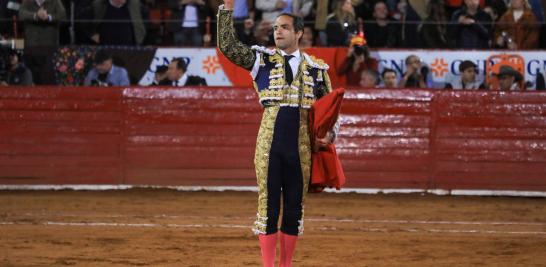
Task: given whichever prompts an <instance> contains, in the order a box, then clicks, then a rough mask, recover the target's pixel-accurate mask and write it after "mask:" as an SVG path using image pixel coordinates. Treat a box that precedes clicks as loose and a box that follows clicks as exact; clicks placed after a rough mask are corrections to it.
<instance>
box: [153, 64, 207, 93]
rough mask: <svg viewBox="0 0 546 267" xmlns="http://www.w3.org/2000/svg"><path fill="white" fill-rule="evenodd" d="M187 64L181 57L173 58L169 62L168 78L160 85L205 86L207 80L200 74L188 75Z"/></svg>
mask: <svg viewBox="0 0 546 267" xmlns="http://www.w3.org/2000/svg"><path fill="white" fill-rule="evenodd" d="M187 68H188V66H187V64H186V61H184V59H183V58H174V59H173V60H171V63H170V64H169V69H168V70H167V77H168V79H167V80H166V82H164V83H163V84H160V85H171V86H178V87H181V86H207V81H206V80H205V78H202V77H200V76H193V75H188V73H187Z"/></svg>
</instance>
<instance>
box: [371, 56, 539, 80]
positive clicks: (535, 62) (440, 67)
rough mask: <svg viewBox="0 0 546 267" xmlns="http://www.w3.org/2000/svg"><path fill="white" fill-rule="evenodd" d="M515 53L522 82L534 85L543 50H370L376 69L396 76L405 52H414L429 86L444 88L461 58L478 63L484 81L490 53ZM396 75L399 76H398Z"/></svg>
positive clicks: (455, 76)
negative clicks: (521, 61) (520, 64)
mask: <svg viewBox="0 0 546 267" xmlns="http://www.w3.org/2000/svg"><path fill="white" fill-rule="evenodd" d="M501 54H507V55H519V56H521V57H523V59H524V66H525V75H524V76H525V81H526V82H528V84H529V85H530V87H529V88H528V89H532V88H534V85H535V81H536V78H537V73H538V72H540V73H542V74H544V71H545V70H546V51H528V52H521V51H518V52H515V51H506V52H503V53H502V52H501V51H463V50H461V51H453V50H444V51H443V50H406V51H403V50H396V51H394V50H393V51H388V50H384V51H381V50H379V51H374V52H372V53H371V56H372V57H375V58H376V59H377V60H378V61H379V72H381V71H382V70H383V68H391V69H394V70H396V71H397V72H398V73H399V75H401V73H403V72H405V64H404V61H405V59H406V57H408V56H409V55H417V56H418V57H419V58H421V61H422V63H423V65H424V66H426V67H427V68H428V69H429V71H428V72H429V75H428V84H429V87H433V88H444V85H445V83H450V82H451V81H453V80H454V79H459V78H460V74H459V64H460V63H461V62H462V61H464V60H470V61H472V62H474V63H476V65H477V66H478V69H479V75H478V79H479V80H480V81H483V80H484V77H485V75H484V74H485V68H486V62H487V60H488V59H489V57H491V56H494V55H501ZM399 78H400V77H399Z"/></svg>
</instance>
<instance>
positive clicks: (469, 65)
mask: <svg viewBox="0 0 546 267" xmlns="http://www.w3.org/2000/svg"><path fill="white" fill-rule="evenodd" d="M468 68H474V70H476V71H477V69H478V66H477V65H476V64H474V62H472V61H470V60H465V61H463V62H461V64H459V72H463V71H465V70H466V69H468Z"/></svg>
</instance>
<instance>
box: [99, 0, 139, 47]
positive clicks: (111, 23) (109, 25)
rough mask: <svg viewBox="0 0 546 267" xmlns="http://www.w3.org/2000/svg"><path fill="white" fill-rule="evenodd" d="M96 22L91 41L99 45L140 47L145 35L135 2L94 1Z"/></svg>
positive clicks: (137, 3) (130, 0)
mask: <svg viewBox="0 0 546 267" xmlns="http://www.w3.org/2000/svg"><path fill="white" fill-rule="evenodd" d="M93 11H94V14H95V20H96V22H97V25H96V32H95V34H94V35H93V37H92V39H93V40H94V41H95V42H96V43H97V44H101V45H130V46H132V45H140V44H142V41H143V40H144V36H145V35H146V29H145V28H144V23H143V22H142V14H141V12H140V2H139V1H136V0H95V2H93Z"/></svg>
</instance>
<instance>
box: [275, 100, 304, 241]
mask: <svg viewBox="0 0 546 267" xmlns="http://www.w3.org/2000/svg"><path fill="white" fill-rule="evenodd" d="M299 128H300V109H299V108H297V107H281V108H280V109H279V112H278V114H277V118H276V121H275V128H274V132H273V141H272V144H271V150H270V153H269V168H268V175H267V196H268V197H267V217H268V219H267V228H266V232H267V234H272V233H276V232H277V230H278V227H277V224H278V221H279V215H280V210H281V192H282V207H283V208H282V210H283V214H282V224H281V231H282V232H283V233H285V234H289V235H298V232H299V226H300V221H301V218H302V196H303V175H302V170H301V164H300V155H299V141H298V136H299Z"/></svg>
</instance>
